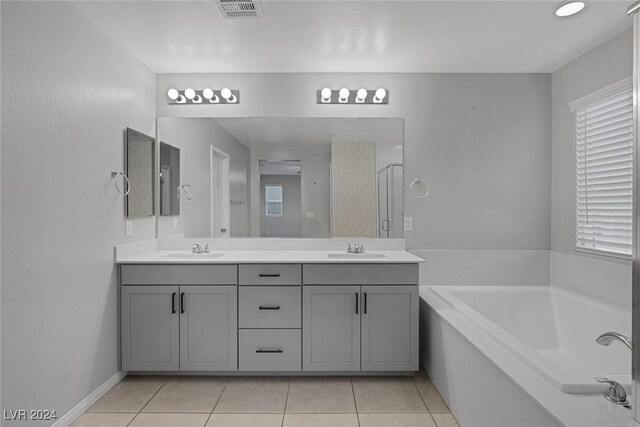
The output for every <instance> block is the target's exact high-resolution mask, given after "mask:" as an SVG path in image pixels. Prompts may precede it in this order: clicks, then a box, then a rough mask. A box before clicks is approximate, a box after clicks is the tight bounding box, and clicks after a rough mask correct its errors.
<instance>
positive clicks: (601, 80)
mask: <svg viewBox="0 0 640 427" xmlns="http://www.w3.org/2000/svg"><path fill="white" fill-rule="evenodd" d="M632 36H633V34H632V30H629V31H626V32H624V33H622V34H620V35H619V36H617V37H615V38H613V39H611V40H610V41H608V42H606V43H604V44H602V45H600V46H598V47H596V48H595V49H593V50H591V51H590V52H588V53H586V54H585V55H583V56H581V57H579V58H578V59H576V60H574V61H573V62H570V63H569V64H567V65H565V66H564V67H562V68H560V69H559V70H557V71H555V72H554V73H553V74H552V76H551V79H552V90H553V98H552V99H553V102H552V116H553V121H552V126H553V139H552V141H553V142H552V158H553V162H552V165H553V166H552V182H553V190H552V193H551V196H552V204H551V219H552V221H551V224H552V231H551V249H552V250H554V251H560V252H565V253H574V247H575V222H576V210H575V163H576V161H575V143H574V137H573V115H572V114H571V112H570V111H569V103H570V102H571V101H574V100H576V99H578V98H581V97H583V96H585V95H588V94H590V93H592V92H595V91H597V90H598V89H602V88H603V87H605V86H607V85H610V84H612V83H615V82H617V81H620V80H622V79H624V78H627V77H630V76H631V74H632V73H633V64H632V59H633V50H632V49H633V38H632Z"/></svg>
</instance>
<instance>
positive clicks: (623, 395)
mask: <svg viewBox="0 0 640 427" xmlns="http://www.w3.org/2000/svg"><path fill="white" fill-rule="evenodd" d="M595 380H596V381H597V382H599V383H604V384H609V388H608V389H607V391H605V392H604V394H603V396H604V397H605V399H607V400H608V401H609V402H612V403H615V404H617V405H626V404H627V403H628V402H627V392H626V391H625V389H624V387H622V385H621V384H620V383H619V382H617V381H614V380H610V379H609V378H604V377H596V378H595Z"/></svg>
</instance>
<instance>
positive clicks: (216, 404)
mask: <svg viewBox="0 0 640 427" xmlns="http://www.w3.org/2000/svg"><path fill="white" fill-rule="evenodd" d="M228 385H229V380H228V379H227V380H225V382H224V387H222V391H221V392H220V395H219V396H218V400H216V403H215V404H214V405H213V409H211V414H209V415H210V416H209V418H211V415H213V413H214V412H215V411H216V407H217V406H218V403H220V400H221V399H222V395H223V394H224V391H225V390H226V389H227V386H228ZM207 422H209V421H208V420H207ZM205 425H206V424H205Z"/></svg>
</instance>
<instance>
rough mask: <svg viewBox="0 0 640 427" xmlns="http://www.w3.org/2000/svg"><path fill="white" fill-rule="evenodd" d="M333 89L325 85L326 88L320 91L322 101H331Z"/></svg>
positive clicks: (325, 102)
mask: <svg viewBox="0 0 640 427" xmlns="http://www.w3.org/2000/svg"><path fill="white" fill-rule="evenodd" d="M331 93H332V92H331V89H329V88H328V87H325V88H324V89H322V90H321V91H320V96H321V99H320V100H321V101H322V103H323V104H327V103H329V102H331Z"/></svg>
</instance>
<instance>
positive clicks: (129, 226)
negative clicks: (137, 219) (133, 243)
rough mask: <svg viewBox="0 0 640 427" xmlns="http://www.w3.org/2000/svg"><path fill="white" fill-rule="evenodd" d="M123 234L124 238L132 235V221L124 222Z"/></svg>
mask: <svg viewBox="0 0 640 427" xmlns="http://www.w3.org/2000/svg"><path fill="white" fill-rule="evenodd" d="M124 234H125V236H131V235H133V221H131V220H126V221H125V222H124Z"/></svg>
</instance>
